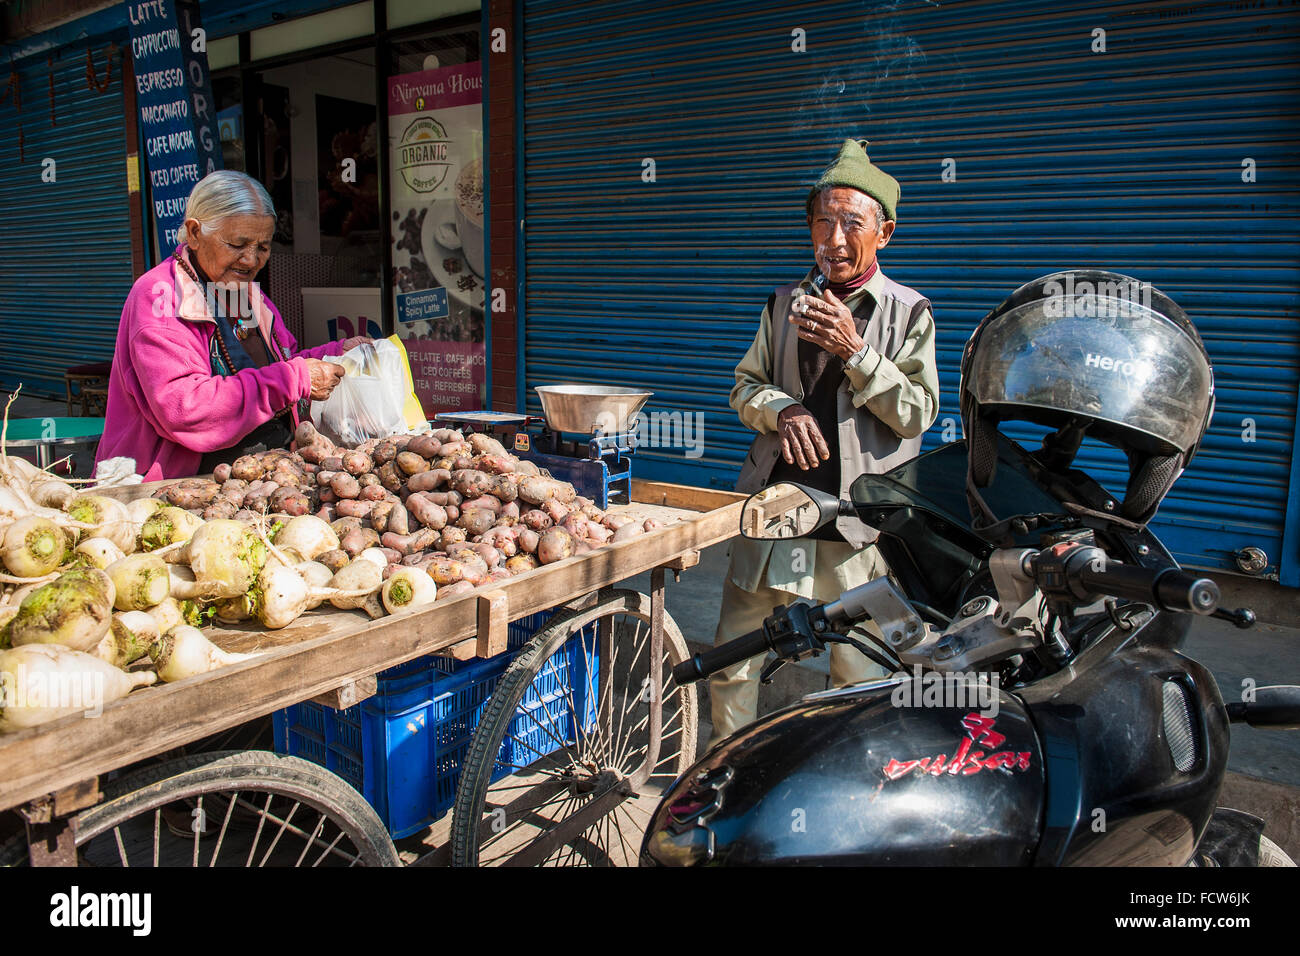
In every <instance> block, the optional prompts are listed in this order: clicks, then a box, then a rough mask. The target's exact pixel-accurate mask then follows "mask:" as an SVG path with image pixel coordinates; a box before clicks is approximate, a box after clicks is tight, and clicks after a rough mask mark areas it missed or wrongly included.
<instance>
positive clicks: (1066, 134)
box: [522, 0, 1300, 585]
mask: <svg viewBox="0 0 1300 956" xmlns="http://www.w3.org/2000/svg"><path fill="white" fill-rule="evenodd" d="M1257 6H1262V5H1256V4H1245V5H1243V4H1231V5H1230V4H1224V5H1190V6H1180V5H1175V4H1162V5H1150V4H1145V5H1139V4H1132V3H1109V4H1098V3H1087V4H1083V3H1056V4H1052V5H1050V6H1048V5H1044V4H1035V3H1028V2H1017V3H1005V2H1004V3H989V2H957V3H946V4H944V5H942V6H939V5H935V4H932V3H923V2H917V0H903V2H902V3H888V4H883V3H882V4H874V5H873V4H861V3H844V2H824V3H818V4H816V5H815V6H813V5H807V4H795V3H789V2H761V0H760V2H743V3H742V2H735V0H712V2H707V3H705V2H679V3H672V4H669V5H654V6H650V5H647V4H641V3H632V2H622V3H603V4H591V3H585V2H581V0H526V2H525V4H524V9H523V18H524V41H525V42H524V50H523V56H524V72H523V83H524V114H523V115H524V128H523V144H524V161H523V164H522V166H523V170H524V190H523V191H524V215H525V223H526V231H525V266H524V268H525V273H524V274H525V297H524V307H525V345H524V355H525V376H526V385H527V393H528V394H527V401H528V405H529V408H530V410H537V409H538V406H537V404H536V399H535V396H534V395H533V393H532V387H533V386H536V385H543V384H549V383H555V382H561V381H575V380H576V381H583V382H603V383H608V384H618V385H639V386H645V387H648V388H651V389H653V390H654V391H655V396H654V398H653V399H652V400H651V405H650V406H649V409H650V410H651V411H655V410H659V411H670V410H672V411H683V412H700V413H702V414H703V415H704V428H705V432H704V439H705V444H704V454H703V456H702V457H700V458H697V459H688V458H685V457H683V455H682V452H681V451H680V450H678V451H676V452H672V453H670V452H668V451H665V450H656V449H642V450H639V451H638V452H637V461H636V464H635V465H634V470H635V471H638V472H639V473H640V474H642V475H646V476H652V477H661V478H664V479H667V480H677V481H683V482H690V483H697V484H709V483H712V484H715V485H721V486H729V485H730V484H731V483H732V482H733V481H734V478H735V475H736V472H737V469H738V468H739V465H740V463H741V461H742V460H743V457H744V454H745V451H746V449H747V447H748V445H749V441H750V439H751V437H752V435H751V434H750V433H749V432H747V431H746V430H745V429H744V428H743V427H741V426H740V424H739V422H738V420H737V419H736V416H735V414H734V413H733V412H732V411H731V409H730V408H729V407H728V406H727V397H728V393H729V392H730V389H731V386H732V383H733V378H732V370H733V368H734V365H735V363H736V361H737V360H738V359H739V358H740V356H741V355H742V354H743V353H744V351H745V349H746V348H747V347H748V345H749V343H750V341H751V339H752V336H753V333H754V330H755V325H756V322H757V318H758V315H759V312H760V310H761V308H762V305H763V303H764V301H765V300H766V298H767V296H768V294H769V292H770V291H771V289H772V288H773V287H774V286H776V285H778V284H781V283H784V282H788V281H791V280H792V279H794V278H797V277H799V276H800V275H802V273H803V272H804V270H805V269H806V268H807V267H808V265H809V264H810V259H811V255H810V251H809V249H808V240H807V232H806V228H805V226H804V222H803V212H802V209H803V201H804V197H805V195H806V191H807V188H808V185H809V184H810V183H811V182H812V180H813V179H814V178H815V176H816V175H817V173H818V172H820V170H821V169H822V168H823V167H824V165H825V164H826V163H827V161H828V160H829V159H830V157H831V156H832V155H833V154H834V151H835V148H836V147H837V145H838V143H839V142H840V140H841V139H842V138H844V137H846V136H853V137H855V138H863V137H865V138H868V139H870V140H871V141H872V143H873V145H872V146H871V149H870V152H871V154H872V157H873V159H874V160H875V161H877V162H879V163H880V165H881V166H883V167H884V168H885V169H887V170H888V171H889V172H890V173H892V174H893V175H894V176H896V177H897V178H898V179H899V180H900V181H901V182H902V185H903V194H902V201H901V203H900V207H899V217H900V218H899V229H898V232H897V234H896V238H895V239H894V240H893V242H892V243H891V244H890V246H889V247H888V248H887V249H886V250H885V251H884V252H883V253H882V255H881V261H882V264H883V267H884V269H885V271H886V272H887V273H888V274H889V275H890V276H891V277H893V278H894V279H896V280H898V281H900V282H902V283H904V284H905V285H909V286H912V287H914V288H916V289H919V290H920V291H922V292H923V293H924V294H926V295H927V296H928V297H929V298H930V299H931V300H932V301H933V302H934V306H935V313H936V318H937V321H938V324H939V329H940V332H939V341H938V351H939V362H940V372H941V375H940V377H941V386H942V396H941V399H942V402H941V404H942V408H941V412H940V416H939V422H938V423H937V424H936V426H935V427H934V428H933V429H931V431H930V433H929V434H928V435H927V448H928V447H933V446H934V445H935V444H936V443H938V442H939V441H941V440H943V439H944V437H945V427H944V426H945V424H946V425H947V426H948V427H947V430H946V436H947V437H949V438H951V437H956V436H959V435H960V433H961V432H960V423H959V422H960V419H959V417H958V414H957V407H958V401H957V384H958V375H957V367H958V362H959V358H960V353H961V347H962V345H963V343H964V342H965V340H966V338H967V336H968V335H969V333H970V331H971V329H972V328H973V327H974V326H975V324H976V323H977V322H978V321H979V319H980V318H981V317H982V316H983V315H984V314H985V313H986V312H987V311H988V310H989V309H990V308H992V307H993V306H994V305H996V304H997V303H999V302H1000V301H1001V300H1002V299H1003V298H1005V297H1006V296H1007V295H1008V294H1010V292H1011V291H1012V290H1013V289H1015V288H1016V287H1017V286H1019V285H1020V284H1022V283H1024V282H1026V281H1028V280H1030V279H1033V278H1035V277H1037V276H1040V275H1043V274H1045V273H1048V272H1051V271H1055V270H1058V269H1063V268H1072V267H1086V266H1092V267H1101V268H1108V269H1112V270H1115V271H1118V272H1123V273H1127V274H1130V275H1134V276H1137V277H1139V278H1141V279H1144V280H1146V281H1150V282H1152V283H1153V284H1154V285H1156V286H1157V287H1158V288H1160V289H1162V290H1163V291H1165V292H1167V293H1168V294H1170V295H1171V296H1172V297H1173V298H1174V299H1175V300H1176V301H1177V302H1179V303H1180V304H1181V305H1182V306H1183V307H1184V308H1185V309H1186V310H1187V312H1188V314H1189V315H1191V316H1192V318H1193V320H1194V321H1195V322H1196V324H1197V326H1198V327H1199V329H1200V330H1201V333H1202V335H1203V336H1204V338H1205V340H1206V344H1207V347H1208V349H1209V351H1210V354H1211V357H1212V359H1213V361H1214V363H1215V373H1216V380H1217V385H1218V408H1217V411H1216V414H1215V418H1214V421H1213V423H1212V428H1211V432H1210V435H1209V436H1208V438H1207V440H1206V442H1205V444H1204V446H1203V448H1202V452H1201V454H1200V455H1199V456H1198V457H1197V459H1196V461H1195V462H1194V463H1193V466H1192V469H1191V470H1190V471H1189V473H1188V474H1187V475H1186V476H1185V477H1184V478H1183V479H1182V480H1181V481H1180V482H1179V483H1178V485H1177V486H1176V487H1175V490H1174V493H1173V494H1172V495H1171V497H1170V498H1169V499H1168V500H1167V501H1166V503H1165V505H1164V506H1163V507H1162V509H1161V511H1160V513H1159V515H1158V517H1157V520H1156V522H1155V523H1154V525H1155V527H1156V530H1157V532H1158V533H1160V534H1161V536H1162V537H1163V538H1164V540H1165V541H1166V543H1167V544H1169V546H1170V547H1171V549H1172V550H1174V552H1175V553H1176V554H1177V555H1178V556H1179V557H1180V559H1181V560H1184V561H1186V562H1189V563H1194V564H1200V565H1208V566H1224V567H1231V556H1232V554H1233V553H1234V552H1235V551H1236V550H1237V549H1239V548H1241V547H1243V546H1246V545H1255V546H1258V547H1261V548H1263V550H1264V551H1265V552H1266V553H1267V554H1268V555H1269V558H1270V560H1271V561H1272V563H1273V566H1274V568H1275V569H1276V568H1277V567H1278V565H1279V564H1280V570H1281V575H1282V580H1283V581H1284V582H1285V583H1289V584H1292V585H1294V584H1298V583H1300V562H1297V551H1298V550H1300V513H1298V512H1300V507H1293V508H1292V509H1291V511H1290V517H1289V518H1288V516H1287V499H1288V493H1290V495H1291V496H1292V498H1293V499H1294V500H1293V504H1295V505H1297V506H1300V488H1297V482H1298V478H1300V476H1298V475H1297V473H1300V463H1298V462H1297V461H1296V459H1297V448H1296V444H1295V442H1294V437H1295V421H1296V414H1297V395H1298V393H1300V388H1298V387H1297V386H1298V381H1300V322H1298V321H1297V317H1296V308H1297V300H1298V298H1300V296H1298V295H1297V293H1298V292H1300V289H1298V286H1300V275H1298V273H1297V269H1296V262H1297V252H1298V251H1300V242H1298V241H1297V221H1298V216H1297V203H1296V192H1297V188H1298V187H1297V175H1296V174H1297V166H1300V163H1298V162H1297V159H1298V157H1297V152H1298V150H1297V141H1298V139H1300V124H1297V122H1296V121H1297V112H1298V110H1297V103H1300V98H1298V97H1297V94H1298V93H1300V89H1298V87H1300V76H1298V74H1297V71H1296V69H1295V64H1296V62H1297V60H1298V58H1300V41H1298V40H1297V36H1298V32H1300V31H1298V29H1297V24H1298V20H1300V17H1298V16H1297V13H1296V12H1294V11H1293V10H1284V9H1272V8H1270V9H1267V10H1263V9H1259V10H1257V9H1254V8H1255V7H1257ZM1238 8H1241V9H1238ZM800 30H802V31H804V34H805V36H806V52H803V53H798V52H793V50H792V45H793V44H794V43H795V42H796V41H797V38H798V34H797V33H796V31H800ZM1097 30H1104V31H1105V44H1106V49H1105V52H1093V50H1092V47H1093V46H1094V43H1095V42H1096V40H1097V37H1099V36H1100V34H1096V33H1095V32H1094V31H1097ZM645 158H653V159H654V161H655V172H656V182H654V183H646V182H643V181H642V168H643V167H642V161H643V159H645ZM947 159H950V160H952V161H953V163H954V166H953V167H952V168H953V169H954V171H955V174H956V177H955V180H953V181H950V182H944V181H942V180H941V172H942V170H943V163H944V161H945V160H947ZM1247 160H1252V161H1253V168H1254V169H1255V175H1256V181H1255V182H1244V181H1243V163H1245V162H1246V161H1247ZM1246 419H1250V420H1251V421H1250V422H1247V421H1246ZM1251 427H1253V429H1254V435H1253V437H1254V441H1253V442H1246V441H1243V435H1245V436H1246V437H1249V436H1250V431H1249V430H1250V428H1251ZM1083 464H1084V466H1085V467H1089V468H1093V469H1096V470H1097V473H1098V476H1099V477H1100V478H1101V480H1102V481H1103V483H1105V484H1107V486H1108V487H1112V488H1114V489H1115V490H1116V491H1118V492H1121V493H1122V491H1123V484H1124V483H1123V480H1122V475H1121V470H1120V469H1119V468H1118V467H1117V466H1116V464H1115V462H1114V459H1113V458H1108V457H1107V456H1105V455H1103V454H1100V453H1091V454H1089V455H1087V456H1085V458H1084V459H1083ZM1289 489H1290V491H1289ZM1284 537H1285V539H1286V540H1285V541H1284Z"/></svg>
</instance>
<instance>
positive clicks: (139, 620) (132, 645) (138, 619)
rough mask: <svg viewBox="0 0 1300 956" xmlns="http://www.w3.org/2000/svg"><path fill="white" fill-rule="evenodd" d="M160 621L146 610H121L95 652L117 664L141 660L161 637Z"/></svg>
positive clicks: (122, 664) (114, 664)
mask: <svg viewBox="0 0 1300 956" xmlns="http://www.w3.org/2000/svg"><path fill="white" fill-rule="evenodd" d="M161 636H162V635H161V633H160V632H159V630H158V621H157V620H156V619H155V618H154V617H153V616H152V615H150V614H148V613H146V612H144V611H119V612H118V613H116V614H114V615H113V621H112V624H111V625H110V626H109V631H108V633H107V634H105V635H104V639H103V640H101V641H100V642H99V644H98V645H97V646H96V647H95V656H96V657H98V658H100V659H101V660H105V661H108V663H110V664H112V665H113V666H114V667H126V665H128V664H131V663H134V662H135V661H138V660H139V659H140V658H142V657H144V656H145V655H146V654H148V653H149V648H150V647H151V646H152V645H153V643H154V641H156V640H158V638H159V637H161Z"/></svg>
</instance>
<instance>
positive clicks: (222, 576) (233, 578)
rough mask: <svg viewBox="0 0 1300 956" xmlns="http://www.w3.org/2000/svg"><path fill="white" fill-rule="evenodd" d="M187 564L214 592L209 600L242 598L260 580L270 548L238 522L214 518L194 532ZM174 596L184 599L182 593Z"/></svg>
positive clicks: (196, 576) (187, 548)
mask: <svg viewBox="0 0 1300 956" xmlns="http://www.w3.org/2000/svg"><path fill="white" fill-rule="evenodd" d="M184 551H185V558H186V563H188V564H189V566H190V567H191V568H192V569H193V571H194V576H195V578H196V579H197V580H198V581H199V583H201V584H205V585H208V586H209V588H210V591H211V592H212V593H210V594H206V595H204V597H205V599H216V598H225V597H238V596H239V595H241V594H244V593H245V592H247V591H248V590H249V588H251V587H252V586H253V585H254V583H256V581H257V575H258V573H259V572H260V571H261V570H262V565H264V564H265V563H266V545H265V544H263V543H262V542H261V541H259V540H258V539H257V536H256V535H254V534H252V533H251V532H249V530H248V529H247V528H245V527H244V526H243V525H242V524H240V523H239V522H238V521H234V520H232V519H229V518H213V519H212V520H211V521H207V522H204V524H203V527H201V528H199V530H197V531H195V532H194V537H192V538H191V539H190V543H189V546H188V547H186V548H185V549H184ZM173 594H174V595H175V596H176V597H181V595H179V594H175V592H174V591H173Z"/></svg>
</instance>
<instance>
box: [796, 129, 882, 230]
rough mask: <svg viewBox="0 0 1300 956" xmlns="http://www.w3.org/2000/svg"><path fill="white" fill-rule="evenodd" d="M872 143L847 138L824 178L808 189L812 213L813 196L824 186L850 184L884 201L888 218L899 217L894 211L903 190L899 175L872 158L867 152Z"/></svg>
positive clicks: (850, 186) (809, 207)
mask: <svg viewBox="0 0 1300 956" xmlns="http://www.w3.org/2000/svg"><path fill="white" fill-rule="evenodd" d="M868 145H869V144H868V142H867V140H865V139H864V140H856V139H846V140H845V141H844V145H843V146H841V147H840V154H839V155H838V156H836V157H835V162H833V163H831V164H830V165H829V166H827V167H826V171H825V172H824V173H822V176H821V179H819V180H817V182H816V184H814V186H813V188H812V189H811V190H810V191H809V193H808V202H807V210H808V212H809V214H811V213H812V205H813V200H814V199H816V198H817V194H818V193H819V192H821V191H822V190H823V189H830V188H831V187H833V186H847V187H849V188H850V189H856V190H858V191H859V192H864V193H866V194H867V195H868V196H870V197H871V198H872V199H874V200H875V201H876V202H878V203H880V208H881V209H883V210H884V211H885V218H886V219H894V218H896V217H895V215H894V214H895V210H897V209H898V199H899V196H900V195H901V194H902V190H901V188H900V187H899V185H898V180H897V179H895V178H894V177H893V176H891V175H889V173H887V172H885V171H884V170H883V169H881V168H880V167H879V166H877V165H875V164H874V163H872V162H871V159H870V157H868V156H867V146H868Z"/></svg>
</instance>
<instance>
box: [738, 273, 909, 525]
mask: <svg viewBox="0 0 1300 956" xmlns="http://www.w3.org/2000/svg"><path fill="white" fill-rule="evenodd" d="M798 289H799V286H797V285H793V286H786V287H783V288H780V289H777V290H776V293H775V294H774V295H773V296H772V298H771V299H769V300H768V311H769V314H770V315H771V320H772V321H771V331H772V365H773V369H772V383H773V384H774V385H775V386H776V387H777V388H779V389H781V391H783V392H785V393H786V394H787V395H789V396H791V397H792V398H795V399H797V400H798V401H803V394H804V392H803V381H802V380H801V378H800V376H799V337H798V335H797V334H796V330H795V327H794V325H792V324H791V323H790V322H789V316H790V304H791V303H792V302H793V301H794V296H795V295H796V294H797V292H798ZM929 305H930V302H929V300H928V299H926V298H925V297H924V296H922V295H921V294H920V293H919V292H917V291H916V290H914V289H909V288H908V287H907V286H905V285H899V284H898V283H897V282H895V281H893V280H892V279H889V278H886V279H885V285H884V289H883V290H882V291H881V294H880V301H879V302H873V300H872V296H871V295H870V293H868V294H867V295H864V296H862V298H861V299H860V300H859V301H858V303H857V305H856V306H855V307H854V309H853V317H854V319H855V320H856V322H857V328H858V335H860V336H861V337H862V339H863V340H864V341H865V342H866V343H867V344H868V345H870V346H871V347H872V348H873V349H875V350H876V351H877V352H878V353H880V354H881V355H883V356H885V357H886V358H888V359H893V358H894V356H895V355H897V354H898V352H899V350H900V349H901V348H902V346H903V340H904V339H905V338H907V333H908V332H909V331H910V330H911V328H912V324H913V323H914V322H915V321H916V319H917V318H918V317H920V316H921V314H922V313H924V311H925V310H926V309H927V308H928V307H929ZM868 310H870V311H869V313H868ZM836 408H837V413H838V416H839V423H840V424H839V443H840V499H841V500H842V501H848V500H849V487H850V486H851V485H852V484H853V482H854V481H855V480H856V479H857V477H858V476H859V475H861V474H873V475H874V474H880V473H881V472H885V471H889V470H890V469H891V468H895V467H897V466H898V465H901V464H902V463H903V462H905V461H909V460H911V459H912V458H915V457H916V456H917V455H918V454H919V453H920V451H921V438H920V436H918V437H916V438H899V437H898V435H896V434H894V431H893V429H891V428H890V427H889V426H888V425H886V424H885V423H884V422H882V421H880V419H878V418H876V416H875V415H873V414H871V412H870V411H868V410H867V409H866V408H855V407H854V406H853V390H852V386H851V385H850V383H849V380H848V377H847V376H845V377H844V378H843V380H842V381H841V382H840V387H839V390H838V391H837V393H836ZM780 455H781V436H780V433H778V432H765V433H763V434H761V435H759V436H758V437H757V438H755V439H754V443H753V445H752V446H750V449H749V457H747V458H746V459H745V464H744V465H743V466H742V467H741V469H740V478H739V480H738V481H737V482H736V490H737V491H739V492H741V493H743V494H753V493H754V492H756V491H758V490H760V489H761V488H763V487H764V486H765V485H766V484H767V479H768V476H769V475H771V473H772V469H773V468H775V467H776V463H777V460H778V459H779V457H780ZM835 527H836V528H837V529H838V530H839V532H840V534H841V535H843V536H844V540H845V541H847V542H848V543H849V544H851V545H853V546H854V547H855V548H861V547H865V546H866V545H868V544H871V543H872V542H874V541H875V540H876V538H877V536H878V535H877V532H876V529H875V528H872V527H871V526H870V525H867V524H864V523H863V522H861V521H859V520H858V519H856V518H848V517H843V516H841V517H840V518H838V519H837V520H836V522H835Z"/></svg>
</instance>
